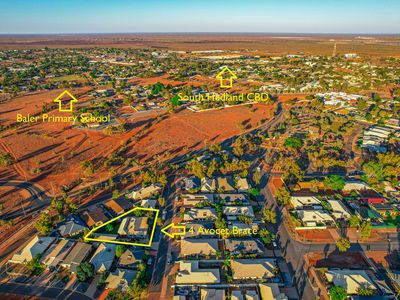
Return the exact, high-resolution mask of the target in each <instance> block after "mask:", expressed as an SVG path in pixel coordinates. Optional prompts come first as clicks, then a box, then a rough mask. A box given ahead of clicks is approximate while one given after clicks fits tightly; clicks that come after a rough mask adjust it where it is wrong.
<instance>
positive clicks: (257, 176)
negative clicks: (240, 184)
mask: <svg viewBox="0 0 400 300" xmlns="http://www.w3.org/2000/svg"><path fill="white" fill-rule="evenodd" d="M253 180H254V182H255V183H256V184H257V185H258V184H260V182H261V172H260V171H259V170H256V171H255V172H254V174H253Z"/></svg>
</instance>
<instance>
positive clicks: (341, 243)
mask: <svg viewBox="0 0 400 300" xmlns="http://www.w3.org/2000/svg"><path fill="white" fill-rule="evenodd" d="M336 247H337V248H338V250H339V251H340V252H346V251H347V250H348V249H349V248H350V241H349V239H348V238H345V237H342V238H340V239H339V240H338V241H337V242H336Z"/></svg>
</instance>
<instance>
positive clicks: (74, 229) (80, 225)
mask: <svg viewBox="0 0 400 300" xmlns="http://www.w3.org/2000/svg"><path fill="white" fill-rule="evenodd" d="M86 228H87V227H86V224H85V223H84V222H83V221H82V220H81V219H80V218H79V217H78V216H75V215H72V214H71V215H69V216H67V217H66V219H65V220H64V221H62V222H61V223H59V224H58V225H57V229H56V230H57V231H58V233H59V234H60V235H61V236H62V237H71V236H75V235H78V234H80V233H82V232H83V231H84V230H85V229H86Z"/></svg>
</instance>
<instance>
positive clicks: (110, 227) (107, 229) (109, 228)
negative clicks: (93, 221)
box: [106, 223, 114, 232]
mask: <svg viewBox="0 0 400 300" xmlns="http://www.w3.org/2000/svg"><path fill="white" fill-rule="evenodd" d="M113 230H114V225H113V224H111V223H109V224H107V225H106V231H107V232H112V231H113Z"/></svg>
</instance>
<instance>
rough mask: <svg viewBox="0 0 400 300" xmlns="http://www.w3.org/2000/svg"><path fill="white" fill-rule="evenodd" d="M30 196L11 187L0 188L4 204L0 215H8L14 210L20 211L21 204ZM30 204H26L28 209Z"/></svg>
mask: <svg viewBox="0 0 400 300" xmlns="http://www.w3.org/2000/svg"><path fill="white" fill-rule="evenodd" d="M29 197H30V194H29V192H28V191H26V190H23V189H19V188H15V187H11V186H0V203H1V204H3V206H4V207H3V211H2V212H1V213H0V215H2V214H6V213H8V212H10V211H12V210H13V209H20V208H21V203H22V202H23V201H24V200H26V199H28V198H29ZM27 205H28V203H25V204H24V206H25V207H26V206H27Z"/></svg>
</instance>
